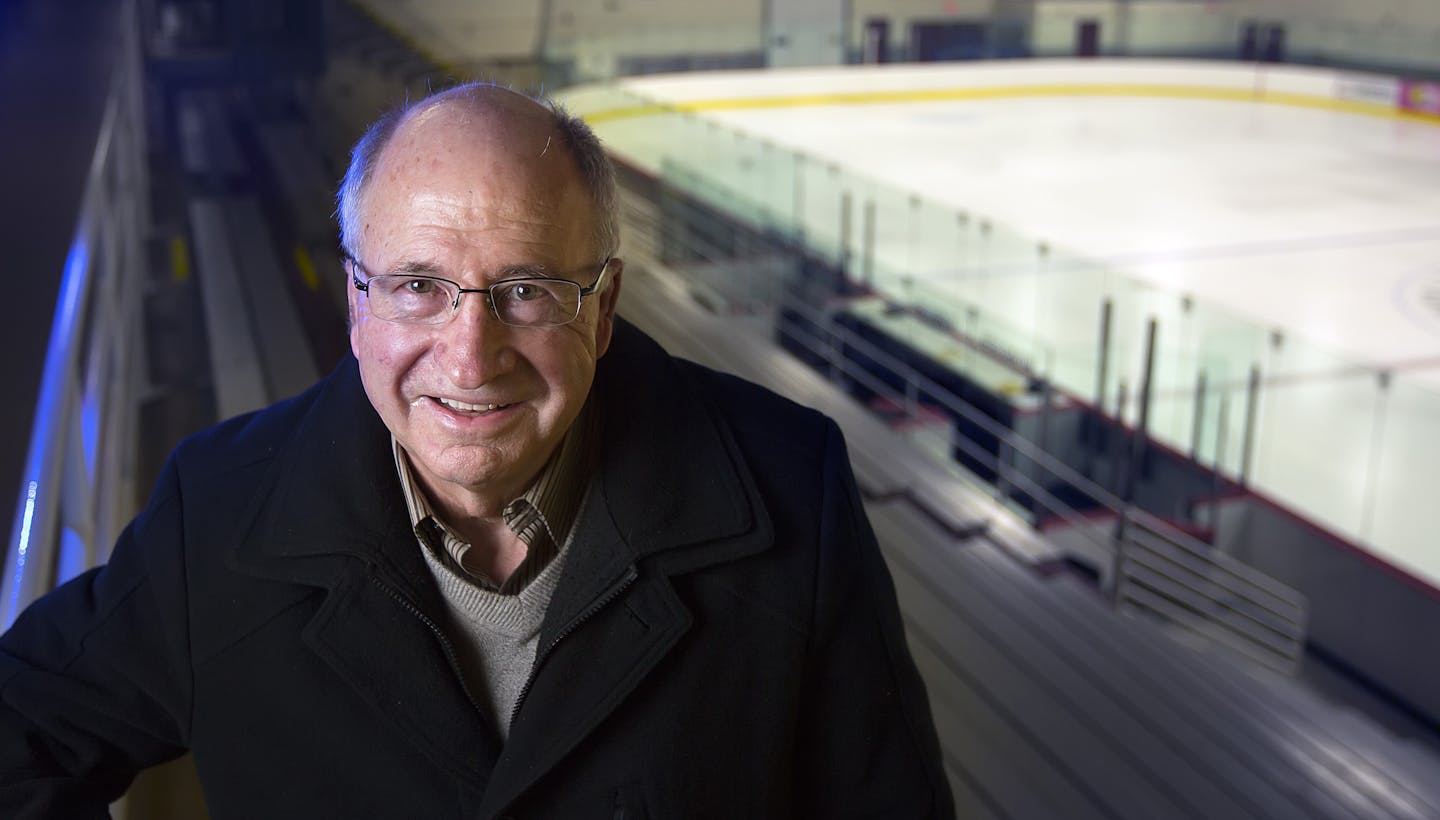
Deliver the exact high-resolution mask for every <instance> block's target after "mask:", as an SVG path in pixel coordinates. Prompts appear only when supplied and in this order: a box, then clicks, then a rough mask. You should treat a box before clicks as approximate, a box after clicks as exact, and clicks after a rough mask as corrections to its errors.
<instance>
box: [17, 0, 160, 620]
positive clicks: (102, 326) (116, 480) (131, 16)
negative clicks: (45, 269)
mask: <svg viewBox="0 0 1440 820" xmlns="http://www.w3.org/2000/svg"><path fill="white" fill-rule="evenodd" d="M134 12H135V6H134V3H133V0H125V9H124V10H123V11H122V12H121V19H122V21H124V22H123V26H124V30H123V31H122V32H121V37H122V50H121V54H122V57H121V62H122V65H121V66H120V67H119V70H117V71H116V73H115V77H114V80H113V82H112V86H111V89H110V93H109V96H108V98H107V102H106V107H105V113H104V116H103V118H102V120H101V126H100V130H99V134H98V137H97V139H96V145H95V152H94V154H93V156H92V158H91V162H90V169H89V172H88V174H87V176H86V182H85V189H84V193H83V195H82V197H81V208H80V215H79V217H78V219H77V224H76V229H75V234H74V238H73V240H72V242H71V245H70V250H69V253H68V254H67V256H66V260H65V268H64V271H63V274H62V278H61V282H60V290H59V296H58V298H57V301H56V305H55V316H54V320H53V322H52V324H51V328H50V337H49V341H48V343H47V346H46V352H45V365H44V368H43V370H42V375H41V381H40V389H39V393H38V396H37V398H36V402H35V415H34V422H33V424H32V427H31V434H30V443H29V445H28V450H27V454H26V459H25V467H24V472H23V473H22V475H21V481H20V494H19V504H18V505H17V509H16V514H15V521H14V525H13V527H12V530H11V537H10V541H9V543H8V544H7V547H6V553H5V563H4V577H3V579H0V629H4V628H7V627H8V626H9V625H10V624H11V623H13V622H14V620H15V618H16V617H18V616H19V614H20V612H21V610H23V609H24V608H25V607H26V606H27V605H28V604H29V603H30V602H31V601H33V600H34V599H35V598H37V597H39V596H40V595H42V594H44V593H45V592H46V591H47V590H49V589H50V587H52V586H53V585H54V584H55V583H56V581H57V578H58V579H59V580H64V579H65V578H67V577H69V576H72V575H75V574H77V573H78V572H80V571H81V570H83V569H84V568H85V567H86V566H89V565H91V564H93V563H94V562H95V560H96V558H97V557H98V556H96V555H95V554H94V548H95V546H96V545H97V544H98V543H100V542H101V539H106V540H107V541H108V539H109V538H111V537H112V533H111V530H112V529H113V528H114V526H115V525H116V520H117V519H119V518H121V517H128V516H122V515H121V514H119V511H117V509H116V505H117V503H123V498H124V491H125V489H126V488H127V486H128V485H127V479H126V478H125V477H124V476H123V475H122V473H121V471H122V468H123V467H126V466H128V464H125V463H123V462H128V459H127V458H125V457H124V456H123V455H122V454H119V453H117V452H116V450H117V449H121V450H123V449H126V448H129V447H133V439H134V435H133V429H127V428H130V427H131V426H132V424H131V422H132V420H131V418H130V414H129V412H128V409H129V408H128V407H127V406H126V405H127V404H128V402H129V397H128V396H127V395H126V389H125V388H126V386H127V385H126V384H125V378H126V376H128V372H127V370H126V368H127V367H133V356H134V345H131V344H128V337H127V336H126V333H127V332H130V331H133V330H134V329H135V327H136V325H135V320H136V318H137V317H138V313H139V311H138V304H139V303H138V289H137V288H135V287H123V286H120V285H119V284H117V282H116V281H114V279H115V277H118V276H122V275H124V276H133V277H138V276H139V274H140V273H142V270H141V267H142V266H141V265H140V262H139V259H140V253H141V246H140V242H141V237H140V235H139V232H140V227H141V226H140V223H139V220H140V219H141V218H142V214H143V213H144V211H145V208H144V206H143V201H144V193H143V185H144V179H143V176H142V175H141V174H140V170H139V169H140V168H142V167H143V157H144V151H143V148H142V147H141V140H142V137H141V135H140V129H141V128H142V127H143V121H142V116H141V115H142V109H141V106H140V97H139V93H140V86H139V85H138V84H139V82H140V62H139V39H138V33H137V32H136V30H135V26H136V25H137V23H138V21H137V19H136V15H135V13H134ZM117 374H120V375H117ZM117 392H119V393H120V395H119V396H117V395H116V393H117ZM102 448H104V449H105V450H106V452H107V454H108V455H110V456H111V457H110V458H104V459H102V458H100V457H99V454H100V452H101V449H102ZM117 462H122V463H117Z"/></svg>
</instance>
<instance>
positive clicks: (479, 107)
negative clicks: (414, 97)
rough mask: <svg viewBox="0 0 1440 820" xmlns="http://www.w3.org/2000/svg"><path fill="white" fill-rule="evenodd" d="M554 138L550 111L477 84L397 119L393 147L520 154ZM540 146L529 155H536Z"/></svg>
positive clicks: (432, 101) (525, 98) (423, 105)
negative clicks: (440, 145)
mask: <svg viewBox="0 0 1440 820" xmlns="http://www.w3.org/2000/svg"><path fill="white" fill-rule="evenodd" d="M556 136H558V132H557V129H556V127H555V117H554V114H553V113H552V112H551V111H550V110H549V109H548V108H546V107H545V106H543V105H541V104H540V103H537V102H535V101H534V100H532V99H530V98H529V97H526V96H524V95H522V94H519V93H517V92H514V91H510V90H508V89H500V88H482V89H473V90H469V89H467V91H466V93H464V94H456V95H454V96H445V95H441V96H438V97H435V98H432V99H430V100H427V101H426V102H424V103H422V104H421V105H419V106H417V107H416V108H415V109H414V110H412V111H410V112H409V113H407V114H406V115H405V118H404V119H403V120H402V121H401V122H400V125H399V126H398V128H397V129H396V133H395V139H394V141H393V142H392V145H393V144H394V143H400V142H410V143H417V142H418V143H421V144H424V143H433V142H454V143H457V144H459V145H468V146H471V147H472V148H477V149H478V148H482V147H483V149H484V150H488V151H496V150H499V151H513V152H515V153H518V154H522V155H523V154H529V153H531V149H532V148H534V147H535V146H544V145H546V144H547V143H548V142H553V139H554V138H555V137H556ZM543 150H544V149H543V147H540V148H537V149H535V151H534V153H535V155H536V156H538V155H539V154H540V153H541V152H542V151H543ZM557 156H559V155H558V154H557Z"/></svg>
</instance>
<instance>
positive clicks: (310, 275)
mask: <svg viewBox="0 0 1440 820" xmlns="http://www.w3.org/2000/svg"><path fill="white" fill-rule="evenodd" d="M295 267H297V268H299V269H300V280H301V281H303V282H304V283H305V287H307V288H309V289H310V290H312V291H318V290H320V276H319V275H318V274H316V273H315V263H314V262H312V261H311V260H310V252H309V251H307V250H305V249H304V248H302V247H300V246H299V245H296V246H295Z"/></svg>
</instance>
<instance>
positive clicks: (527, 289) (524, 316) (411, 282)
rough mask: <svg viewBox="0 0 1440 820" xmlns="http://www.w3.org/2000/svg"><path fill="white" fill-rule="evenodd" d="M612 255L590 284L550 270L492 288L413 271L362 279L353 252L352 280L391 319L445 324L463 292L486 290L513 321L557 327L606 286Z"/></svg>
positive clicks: (496, 310) (496, 311)
mask: <svg viewBox="0 0 1440 820" xmlns="http://www.w3.org/2000/svg"><path fill="white" fill-rule="evenodd" d="M611 261H612V260H611V259H606V260H605V261H604V263H602V264H601V265H600V275H599V276H597V277H595V284H593V285H591V286H590V287H588V288H587V287H582V286H581V285H580V283H579V282H572V281H570V280H569V279H558V278H554V277H549V276H524V277H516V278H514V279H502V280H501V281H499V282H496V283H494V284H493V285H491V286H490V287H487V288H462V287H460V285H459V283H457V282H452V281H450V280H449V279H441V278H440V277H438V276H422V275H419V274H412V273H385V274H381V275H379V276H370V275H368V274H367V275H366V277H365V280H364V281H361V279H360V276H359V274H358V273H357V272H359V273H363V272H365V268H364V266H363V265H361V264H360V262H359V260H357V259H355V258H353V257H352V258H351V259H350V281H351V282H352V283H354V285H355V289H356V290H358V291H360V292H361V293H363V294H365V295H366V297H368V299H369V300H370V313H371V314H372V315H373V316H374V317H375V318H377V319H384V320H385V321H387V322H401V323H404V324H415V325H443V324H445V323H447V322H449V321H450V320H451V319H453V318H454V317H455V314H456V313H458V312H459V310H460V297H462V296H464V295H465V294H467V293H480V294H483V295H484V296H485V301H486V302H489V303H490V313H491V314H493V315H494V316H495V318H496V319H499V320H500V321H501V322H503V323H505V324H507V325H510V326H512V327H556V326H558V325H568V324H570V323H571V322H573V321H575V318H576V317H577V316H579V315H580V302H581V300H583V299H584V298H585V297H586V296H589V295H590V294H592V293H597V292H599V291H601V290H604V289H605V285H606V283H607V282H608V281H609V274H610V262H611Z"/></svg>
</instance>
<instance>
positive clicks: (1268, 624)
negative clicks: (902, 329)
mask: <svg viewBox="0 0 1440 820" xmlns="http://www.w3.org/2000/svg"><path fill="white" fill-rule="evenodd" d="M781 308H782V309H783V310H788V311H791V312H794V313H797V314H799V315H802V316H804V317H805V318H806V319H807V322H808V323H809V324H810V326H811V327H814V328H819V329H820V330H821V333H822V334H823V335H818V336H817V335H816V334H814V333H808V332H805V331H800V332H797V331H796V329H795V328H794V327H791V326H785V325H782V326H781V330H780V332H781V333H782V334H784V335H785V336H786V337H787V338H789V339H790V340H792V341H794V342H796V343H798V344H800V345H802V346H803V347H804V348H805V349H807V350H808V351H810V352H811V353H813V354H815V355H816V356H817V357H819V358H820V359H823V360H824V361H825V362H826V365H827V368H828V371H829V373H830V374H831V376H832V378H835V379H847V380H851V381H853V382H855V383H857V384H859V385H860V386H862V387H863V388H864V389H866V390H868V391H870V392H872V393H874V394H876V395H878V396H881V397H884V398H885V399H887V400H889V401H890V402H891V404H892V406H895V407H899V408H902V409H903V412H904V413H905V415H906V417H907V418H910V419H918V418H920V410H919V408H920V405H921V404H922V399H923V403H924V404H929V405H934V406H938V407H939V408H941V409H943V410H944V411H946V412H948V413H949V414H951V415H952V416H953V417H954V418H956V419H964V420H965V421H966V422H967V423H968V424H969V425H971V426H973V428H975V429H976V430H978V431H979V432H980V434H982V435H985V436H990V437H993V439H994V440H995V447H994V449H993V450H992V449H990V448H988V447H985V446H981V445H980V444H979V443H977V442H976V441H974V440H973V439H970V438H966V437H964V436H961V435H960V434H959V431H958V428H957V426H956V425H954V424H950V425H946V427H945V428H944V430H943V432H941V431H939V430H937V429H935V428H934V427H933V426H932V427H921V428H917V432H916V435H917V436H922V437H924V436H930V437H939V440H938V442H937V443H938V444H941V445H943V449H944V451H946V452H958V453H963V454H964V455H965V456H966V457H967V458H969V459H971V460H972V461H973V462H974V463H975V464H977V465H979V466H981V467H982V468H984V469H987V470H990V471H992V472H993V473H994V479H993V481H990V482H986V481H984V480H983V479H981V478H980V477H978V476H977V475H975V474H974V473H973V472H969V471H964V468H963V467H962V465H960V464H959V463H957V462H955V461H953V460H950V461H949V462H948V463H947V465H946V466H947V467H948V468H949V469H951V470H952V471H957V472H959V471H964V472H965V473H966V475H967V477H968V478H969V479H970V480H971V481H973V482H975V483H977V484H986V485H988V486H989V488H990V490H991V492H992V493H993V494H994V495H995V497H996V500H997V501H1000V502H1006V501H1012V503H1011V504H1010V508H1011V509H1012V511H1014V512H1016V513H1017V514H1019V515H1022V516H1025V517H1027V518H1029V519H1030V520H1031V522H1032V523H1036V522H1038V520H1039V519H1040V518H1041V517H1042V516H1041V515H1040V513H1039V511H1040V510H1043V511H1044V513H1045V514H1048V515H1050V516H1053V517H1055V518H1057V519H1059V520H1060V521H1062V522H1064V523H1065V524H1068V525H1073V526H1075V527H1076V532H1077V533H1078V534H1079V535H1080V536H1081V537H1083V538H1085V539H1088V540H1089V541H1090V542H1091V544H1092V545H1093V546H1095V547H1097V548H1099V549H1101V550H1103V551H1105V552H1108V553H1110V554H1111V555H1113V556H1114V561H1113V566H1114V570H1113V571H1112V574H1111V577H1110V578H1109V579H1108V581H1109V583H1110V585H1111V586H1110V591H1111V594H1112V596H1113V600H1114V602H1115V605H1116V606H1117V607H1118V608H1120V609H1122V610H1124V611H1129V612H1143V613H1146V614H1149V615H1151V616H1154V617H1158V618H1160V619H1162V620H1163V621H1165V622H1166V623H1168V624H1171V625H1173V626H1175V627H1178V628H1181V629H1183V630H1185V631H1186V632H1189V633H1192V634H1194V635H1198V636H1201V637H1204V638H1207V639H1209V640H1211V641H1213V642H1215V643H1217V644H1220V645H1222V646H1224V647H1226V648H1228V649H1230V650H1233V651H1236V652H1238V653H1239V654H1241V655H1244V656H1245V657H1247V658H1249V659H1251V660H1253V661H1256V662H1259V663H1261V664H1263V665H1265V666H1268V667H1270V668H1273V669H1277V670H1280V671H1283V672H1286V673H1293V672H1294V671H1295V670H1296V669H1297V668H1298V666H1299V664H1300V661H1301V658H1302V657H1303V655H1304V650H1305V628H1306V624H1307V619H1308V614H1307V613H1308V607H1307V603H1306V599H1305V597H1304V595H1302V594H1301V593H1299V592H1298V591H1296V590H1294V589H1292V588H1290V587H1288V586H1286V585H1284V584H1282V583H1280V582H1279V581H1277V580H1275V579H1273V578H1271V577H1269V576H1267V575H1265V574H1264V573H1262V572H1260V571H1258V570H1256V569H1254V568H1252V567H1249V566H1246V565H1245V564H1243V563H1241V562H1240V561H1238V560H1236V559H1235V558H1233V557H1232V556H1230V555H1227V554H1225V553H1223V552H1221V551H1219V550H1216V549H1214V548H1212V547H1210V546H1209V545H1207V544H1204V543H1203V542H1201V541H1199V540H1198V539H1196V538H1193V537H1191V536H1189V535H1187V534H1185V533H1183V532H1181V531H1180V530H1178V529H1176V528H1174V527H1172V526H1169V525H1168V524H1165V523H1164V522H1162V521H1161V520H1159V519H1158V518H1155V517H1154V516H1151V515H1149V514H1147V513H1145V512H1143V511H1142V510H1139V509H1138V508H1136V507H1135V506H1134V505H1131V504H1126V503H1124V501H1123V500H1122V499H1121V498H1120V497H1119V496H1117V495H1115V494H1114V493H1111V492H1110V491H1109V490H1106V489H1105V488H1103V487H1101V486H1100V485H1099V484H1097V483H1095V482H1094V481H1092V480H1091V479H1089V478H1087V477H1086V476H1084V475H1082V474H1081V473H1080V472H1079V471H1078V470H1076V469H1075V468H1074V467H1072V466H1070V465H1069V464H1066V463H1065V462H1063V461H1061V460H1059V459H1057V458H1056V457H1055V456H1053V455H1052V454H1050V453H1049V452H1047V451H1046V450H1045V449H1044V448H1042V447H1041V446H1040V445H1038V444H1036V443H1035V442H1033V441H1031V440H1029V439H1028V438H1025V437H1024V436H1021V435H1020V434H1018V433H1016V432H1015V431H1014V430H1013V429H1011V428H1009V427H1007V426H1005V425H1003V424H1001V423H999V422H998V421H996V420H995V419H993V418H991V417H990V416H989V415H987V414H986V413H984V412H983V411H982V410H980V409H979V408H977V407H975V406H974V405H973V404H971V403H969V402H967V401H965V400H964V399H962V398H960V397H959V396H956V395H954V394H953V393H952V392H951V391H949V390H948V389H946V388H945V387H944V386H942V385H939V384H937V383H936V382H934V381H933V380H932V379H930V378H929V377H927V376H926V375H925V374H923V373H920V372H919V371H917V370H916V369H915V368H913V367H911V366H910V365H908V364H907V363H905V362H903V361H901V360H899V359H898V358H896V357H895V356H893V355H891V354H890V353H889V352H887V351H885V350H882V349H881V348H879V347H877V346H876V345H874V344H873V343H871V342H870V341H869V340H867V339H864V338H862V337H861V336H859V335H858V334H856V333H854V332H853V331H851V330H850V329H849V328H847V327H845V326H843V325H841V324H838V323H836V322H834V321H833V318H832V317H833V314H832V313H827V312H826V311H825V310H823V309H820V308H817V307H815V306H814V305H811V304H809V303H807V302H803V301H798V300H787V301H785V302H783V303H782V304H781ZM847 350H848V351H854V352H856V353H858V354H860V358H863V359H864V360H866V361H868V362H872V363H874V364H875V365H877V366H878V367H879V368H881V372H874V371H871V370H868V369H866V368H865V367H863V366H862V365H861V363H860V361H857V358H856V357H853V356H850V355H847ZM887 377H888V378H887ZM896 377H898V378H899V379H900V380H901V386H900V387H898V388H897V387H896V386H894V385H893V379H894V378H896ZM1042 412H1044V411H1043V410H1042ZM924 449H927V450H929V451H931V452H935V451H939V450H941V449H942V448H941V447H928V448H924ZM1059 487H1064V488H1065V489H1066V490H1068V492H1066V493H1065V495H1066V496H1068V497H1075V496H1076V495H1077V494H1078V495H1079V496H1080V497H1084V498H1087V499H1089V500H1091V501H1092V502H1093V503H1094V509H1092V510H1091V511H1089V512H1087V513H1082V512H1081V511H1080V510H1078V509H1076V507H1075V506H1074V505H1072V504H1070V503H1067V502H1066V501H1064V500H1062V498H1061V494H1059V493H1057V492H1056V489H1057V488H1059ZM1016 491H1018V492H1019V493H1021V494H1023V496H1024V497H1025V498H1027V499H1029V500H1030V502H1031V503H1032V504H1033V505H1034V506H1035V508H1036V511H1035V512H1033V513H1032V512H1030V511H1027V510H1026V509H1025V508H1024V507H1023V506H1020V505H1018V504H1015V503H1013V499H1012V494H1013V493H1015V492H1016ZM1096 510H1098V511H1099V512H1101V514H1102V515H1104V514H1109V515H1111V516H1113V517H1114V520H1115V522H1116V523H1117V524H1118V523H1119V522H1122V521H1123V522H1124V523H1125V526H1117V527H1116V529H1115V531H1116V532H1118V533H1121V535H1120V536H1119V538H1118V540H1116V538H1115V537H1100V536H1098V535H1097V534H1096V532H1097V531H1096V530H1095V528H1094V527H1093V526H1087V525H1092V524H1093V522H1094V519H1095V511H1096Z"/></svg>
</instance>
